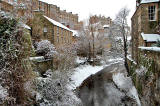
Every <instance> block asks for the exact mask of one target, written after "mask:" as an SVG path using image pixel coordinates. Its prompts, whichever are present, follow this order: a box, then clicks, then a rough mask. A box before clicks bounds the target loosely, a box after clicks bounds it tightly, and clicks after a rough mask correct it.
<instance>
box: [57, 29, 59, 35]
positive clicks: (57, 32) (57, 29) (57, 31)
mask: <svg viewBox="0 0 160 106" xmlns="http://www.w3.org/2000/svg"><path fill="white" fill-rule="evenodd" d="M58 34H59V27H57V35H58Z"/></svg>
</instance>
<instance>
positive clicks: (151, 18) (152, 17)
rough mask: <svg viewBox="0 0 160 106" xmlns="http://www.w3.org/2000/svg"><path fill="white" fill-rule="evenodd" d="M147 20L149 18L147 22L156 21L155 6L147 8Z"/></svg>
mask: <svg viewBox="0 0 160 106" xmlns="http://www.w3.org/2000/svg"><path fill="white" fill-rule="evenodd" d="M148 18H149V21H156V6H155V5H149V6H148Z"/></svg>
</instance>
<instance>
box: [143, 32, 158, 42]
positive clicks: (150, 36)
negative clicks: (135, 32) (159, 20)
mask: <svg viewBox="0 0 160 106" xmlns="http://www.w3.org/2000/svg"><path fill="white" fill-rule="evenodd" d="M141 36H142V38H143V40H145V41H146V42H156V41H157V40H160V35H159V34H144V33H141Z"/></svg>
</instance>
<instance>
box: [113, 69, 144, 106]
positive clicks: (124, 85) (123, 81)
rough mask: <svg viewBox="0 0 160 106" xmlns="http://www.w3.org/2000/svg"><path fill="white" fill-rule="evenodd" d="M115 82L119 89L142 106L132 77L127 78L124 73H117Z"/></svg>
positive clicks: (114, 78) (114, 76) (114, 77)
mask: <svg viewBox="0 0 160 106" xmlns="http://www.w3.org/2000/svg"><path fill="white" fill-rule="evenodd" d="M113 81H114V82H115V84H116V85H117V86H118V87H119V89H121V90H124V91H126V92H128V95H129V96H130V97H132V98H133V99H135V100H136V102H137V104H138V106H141V103H140V100H139V97H138V93H137V90H136V88H135V87H134V85H133V84H132V80H131V78H130V77H127V76H126V75H125V74H124V73H119V72H118V73H115V74H114V75H113Z"/></svg>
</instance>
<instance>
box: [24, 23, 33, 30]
mask: <svg viewBox="0 0 160 106" xmlns="http://www.w3.org/2000/svg"><path fill="white" fill-rule="evenodd" d="M22 27H23V28H26V29H29V30H31V28H30V27H29V26H28V25H26V24H23V25H22Z"/></svg>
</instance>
